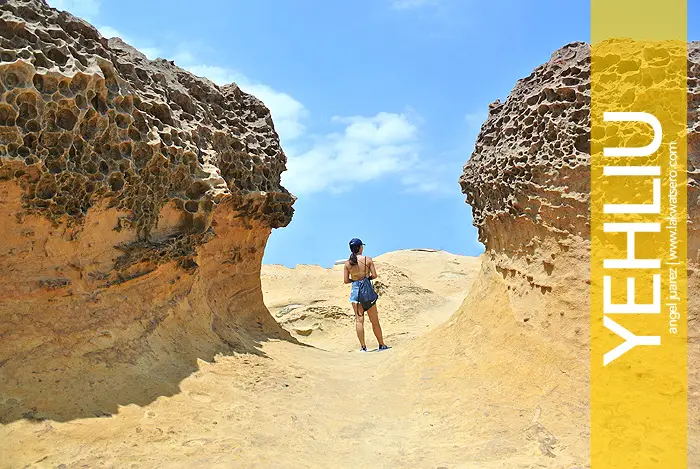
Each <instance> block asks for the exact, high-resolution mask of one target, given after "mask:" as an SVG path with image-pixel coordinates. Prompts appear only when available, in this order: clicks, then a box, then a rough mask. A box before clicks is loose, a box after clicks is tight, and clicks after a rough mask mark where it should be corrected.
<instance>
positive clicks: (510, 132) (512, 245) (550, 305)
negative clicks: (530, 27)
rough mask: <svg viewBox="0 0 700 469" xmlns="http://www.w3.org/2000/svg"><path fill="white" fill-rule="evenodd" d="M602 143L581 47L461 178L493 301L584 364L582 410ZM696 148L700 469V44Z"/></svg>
mask: <svg viewBox="0 0 700 469" xmlns="http://www.w3.org/2000/svg"><path fill="white" fill-rule="evenodd" d="M618 52H619V53H618ZM630 66H632V67H633V68H631V69H630V68H629V67H630ZM609 67H610V73H617V74H619V73H627V72H629V71H631V70H634V67H636V65H634V64H632V63H631V62H630V61H628V60H625V58H624V51H623V50H619V51H616V50H615V49H614V45H612V46H611V53H610V65H609ZM656 76H657V77H658V76H661V77H663V73H661V74H657V75H656ZM658 84H659V86H663V85H662V82H661V81H660V82H659V83H658ZM590 134H591V129H590V47H589V46H588V45H587V44H585V43H573V44H569V45H567V46H565V47H563V48H561V49H560V50H558V51H556V52H555V53H554V54H552V57H551V59H550V60H549V61H548V62H547V63H545V64H543V65H541V66H539V67H537V68H536V69H535V70H534V71H533V72H532V73H531V74H530V75H529V76H528V77H526V78H523V79H521V80H519V81H518V82H517V84H516V85H515V87H514V88H513V90H512V92H511V93H510V95H509V96H508V98H507V99H506V100H505V102H500V101H496V102H494V103H492V104H491V105H490V106H489V114H488V118H487V120H486V122H484V124H483V125H482V127H481V132H480V133H479V136H478V137H477V141H476V147H475V150H474V152H473V154H472V155H471V158H470V159H469V161H468V162H467V163H466V165H465V166H464V172H463V174H462V176H461V177H460V185H461V187H462V192H463V193H464V194H465V195H466V201H467V203H468V204H470V205H471V207H472V213H473V218H474V225H475V226H476V227H477V228H478V231H479V240H480V241H481V242H482V243H483V244H484V246H485V248H486V256H485V257H484V264H483V267H482V269H483V270H482V272H484V273H485V274H489V275H490V276H489V278H490V284H489V285H490V286H489V287H484V288H485V290H487V291H493V290H495V289H496V288H497V287H496V286H494V285H497V284H498V285H502V288H503V290H504V291H505V292H506V295H507V298H506V300H505V304H506V308H505V309H506V311H507V316H506V317H507V319H506V320H507V321H508V322H510V321H514V322H515V324H518V325H519V326H520V328H521V330H524V331H526V333H527V334H528V335H530V336H531V337H533V338H534V339H533V340H535V341H538V342H539V343H541V344H542V348H543V352H542V354H543V355H546V353H550V352H551V351H552V350H556V349H557V347H563V349H565V350H567V351H568V352H573V357H574V358H573V363H575V364H576V365H572V367H571V368H568V371H567V373H571V374H572V376H579V375H580V377H581V380H580V381H581V382H580V383H579V384H578V385H577V386H578V388H577V390H576V393H579V394H580V396H581V400H582V401H585V400H587V399H588V397H587V396H588V393H587V390H586V387H587V379H583V378H585V376H584V374H585V373H587V369H588V366H587V363H588V360H589V353H590V351H589V324H590V314H589V305H590V273H589V265H590V252H589V249H590V189H591V186H590V178H591V172H590V148H589V141H590V137H591V135H590ZM687 137H688V260H689V265H688V317H687V320H688V385H689V389H688V396H689V400H688V409H689V413H688V416H689V418H688V421H689V429H688V431H689V438H688V441H689V460H693V461H695V460H700V445H698V444H697V443H695V442H696V441H698V438H697V435H698V434H700V425H698V422H700V403H699V402H698V399H697V396H698V395H700V393H699V389H700V367H698V366H697V363H699V362H700V329H699V328H698V326H697V324H698V323H699V322H698V318H699V317H700V296H699V295H698V292H699V291H700V275H699V274H698V268H699V263H700V258H699V252H700V43H698V42H692V43H689V44H688V135H687ZM499 288H501V287H499ZM472 293H474V292H472ZM486 309H487V310H485V311H484V310H481V309H480V310H479V312H478V315H472V316H470V317H472V318H474V320H475V321H476V322H477V323H478V324H481V320H480V319H479V317H481V316H489V315H491V314H494V311H490V310H488V305H486ZM498 327H504V326H501V325H499V326H498ZM568 352H567V353H568ZM513 353H514V354H515V353H516V352H515V351H513ZM542 366H543V367H544V366H547V363H545V362H543V365H542ZM574 370H577V371H574ZM581 422H582V423H583V424H584V425H587V422H588V417H587V416H586V415H582V418H581Z"/></svg>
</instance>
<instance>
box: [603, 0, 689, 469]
mask: <svg viewBox="0 0 700 469" xmlns="http://www.w3.org/2000/svg"><path fill="white" fill-rule="evenodd" d="M686 22H687V4H686V1H685V0H683V1H680V0H666V1H663V2H662V1H658V0H654V1H651V0H592V3H591V42H592V48H591V468H592V469H604V468H606V469H607V468H610V469H613V468H615V469H622V468H624V469H633V468H634V469H636V468H658V469H681V468H685V467H687V441H686V439H687V352H686V340H687V329H686V327H687V278H686V275H687V268H686V265H687V245H686V222H687V199H686V184H687V176H686V162H687V153H686V152H687V148H686V133H687V28H686Z"/></svg>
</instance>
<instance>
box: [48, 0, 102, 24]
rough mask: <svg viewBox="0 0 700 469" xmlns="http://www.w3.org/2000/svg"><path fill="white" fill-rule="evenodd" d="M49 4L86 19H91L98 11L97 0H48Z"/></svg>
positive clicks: (98, 3)
mask: <svg viewBox="0 0 700 469" xmlns="http://www.w3.org/2000/svg"><path fill="white" fill-rule="evenodd" d="M49 5H51V6H52V7H54V8H57V9H59V10H65V11H69V12H71V13H72V14H73V15H75V16H79V17H81V18H83V19H86V20H88V21H93V20H94V19H95V17H96V16H97V14H98V13H99V11H100V2H99V0H49Z"/></svg>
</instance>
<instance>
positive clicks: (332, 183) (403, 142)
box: [282, 112, 419, 194]
mask: <svg viewBox="0 0 700 469" xmlns="http://www.w3.org/2000/svg"><path fill="white" fill-rule="evenodd" d="M332 121H333V122H336V123H343V124H346V127H345V129H344V130H343V131H342V132H339V133H331V134H327V135H324V136H322V137H319V138H317V139H315V141H314V142H313V143H312V145H311V147H310V149H308V150H307V151H305V152H302V153H300V154H295V153H294V152H291V151H288V153H289V161H288V163H287V172H285V173H283V174H282V181H283V183H284V184H285V186H286V187H288V188H289V189H290V190H291V191H292V192H296V193H299V194H303V193H313V192H320V191H325V190H328V191H330V192H343V191H345V190H348V189H350V188H352V187H353V186H356V185H357V184H360V183H362V182H366V181H370V180H373V179H377V178H380V177H382V176H386V175H389V174H395V173H401V172H404V171H407V170H408V169H409V168H411V167H413V166H414V165H415V164H416V163H417V162H418V160H419V158H418V136H417V133H418V128H417V126H416V125H414V124H413V123H412V122H410V121H409V119H408V117H407V116H406V115H405V114H394V113H387V112H380V113H378V114H377V115H375V116H374V117H362V116H354V117H334V118H333V119H332Z"/></svg>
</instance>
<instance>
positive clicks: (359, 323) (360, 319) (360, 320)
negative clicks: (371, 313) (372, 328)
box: [352, 303, 365, 347]
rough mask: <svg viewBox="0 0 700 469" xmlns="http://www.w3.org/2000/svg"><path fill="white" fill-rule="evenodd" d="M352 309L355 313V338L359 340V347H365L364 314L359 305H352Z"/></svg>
mask: <svg viewBox="0 0 700 469" xmlns="http://www.w3.org/2000/svg"><path fill="white" fill-rule="evenodd" d="M352 309H353V311H355V330H356V331H357V338H358V339H360V345H361V346H362V347H365V312H364V310H363V309H362V306H360V303H353V304H352Z"/></svg>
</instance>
